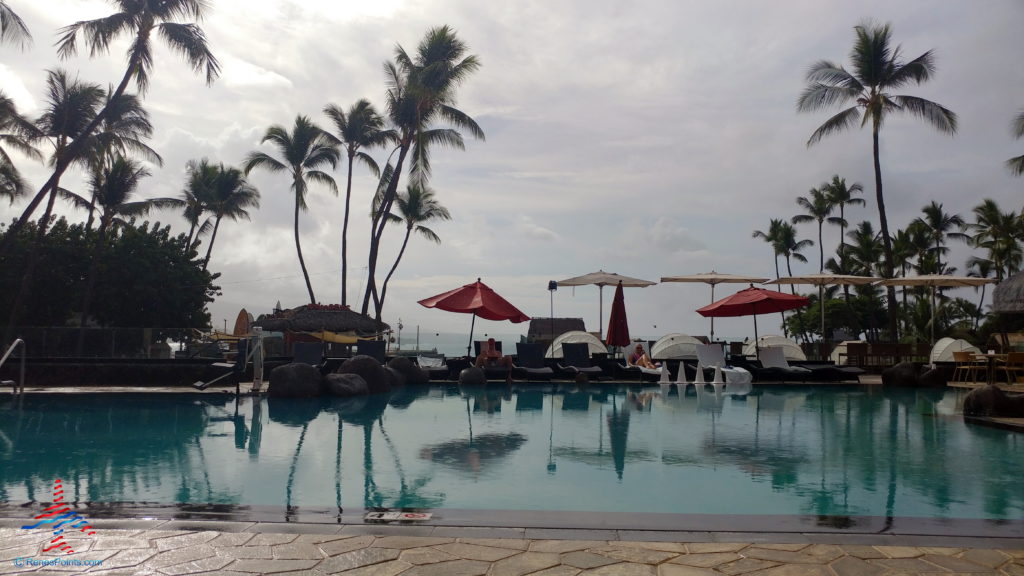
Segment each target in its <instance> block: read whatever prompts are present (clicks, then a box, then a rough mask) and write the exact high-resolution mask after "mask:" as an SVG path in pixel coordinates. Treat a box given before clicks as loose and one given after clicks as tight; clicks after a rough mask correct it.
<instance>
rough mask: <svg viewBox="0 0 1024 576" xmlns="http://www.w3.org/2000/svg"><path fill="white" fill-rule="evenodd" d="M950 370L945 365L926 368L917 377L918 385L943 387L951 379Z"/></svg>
mask: <svg viewBox="0 0 1024 576" xmlns="http://www.w3.org/2000/svg"><path fill="white" fill-rule="evenodd" d="M949 376H950V371H949V369H948V368H945V367H935V368H932V369H929V370H925V371H924V372H922V373H921V374H920V375H919V376H918V377H917V385H918V386H919V387H922V388H943V387H945V386H946V383H947V382H948V381H949Z"/></svg>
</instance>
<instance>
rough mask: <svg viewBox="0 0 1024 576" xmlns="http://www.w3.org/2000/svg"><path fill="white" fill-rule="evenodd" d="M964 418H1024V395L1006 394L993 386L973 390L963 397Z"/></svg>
mask: <svg viewBox="0 0 1024 576" xmlns="http://www.w3.org/2000/svg"><path fill="white" fill-rule="evenodd" d="M964 416H991V417H996V418H1024V394H1007V393H1006V392H1005V391H1003V390H1002V389H1000V388H999V387H998V386H994V385H988V386H985V387H983V388H975V389H974V390H971V391H970V392H968V393H967V396H965V397H964Z"/></svg>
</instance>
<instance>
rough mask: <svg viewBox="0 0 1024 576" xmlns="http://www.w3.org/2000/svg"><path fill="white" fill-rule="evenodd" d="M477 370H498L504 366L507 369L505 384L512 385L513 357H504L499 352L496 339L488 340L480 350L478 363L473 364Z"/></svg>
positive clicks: (477, 358)
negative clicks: (486, 368) (484, 368)
mask: <svg viewBox="0 0 1024 576" xmlns="http://www.w3.org/2000/svg"><path fill="white" fill-rule="evenodd" d="M473 365H474V366H476V367H477V368H483V367H488V368H497V367H501V366H503V367H504V368H505V371H506V372H505V382H507V383H509V384H511V383H512V368H513V366H514V364H513V363H512V357H511V356H502V354H501V352H499V351H498V347H497V345H496V344H495V342H494V338H488V339H487V342H486V343H485V344H484V346H483V348H482V349H481V350H480V355H479V356H477V357H476V363H475V364H473Z"/></svg>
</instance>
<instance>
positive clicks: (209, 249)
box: [203, 215, 309, 284]
mask: <svg viewBox="0 0 1024 576" xmlns="http://www.w3.org/2000/svg"><path fill="white" fill-rule="evenodd" d="M297 218H298V216H297V215H296V222H298V220H297ZM220 219H221V216H220V215H217V219H216V220H214V222H213V234H210V245H209V246H207V247H206V258H204V259H203V270H206V265H207V264H209V263H210V253H211V252H213V241H214V240H216V239H217V228H220ZM296 241H298V236H296ZM299 259H300V260H301V259H302V252H299ZM302 271H303V272H305V271H306V269H305V267H303V269H302ZM306 284H309V276H306Z"/></svg>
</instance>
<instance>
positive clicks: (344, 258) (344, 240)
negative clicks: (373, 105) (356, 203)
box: [341, 150, 356, 306]
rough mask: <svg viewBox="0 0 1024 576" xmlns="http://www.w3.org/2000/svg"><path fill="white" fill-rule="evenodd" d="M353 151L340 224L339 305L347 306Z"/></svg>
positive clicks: (354, 155) (349, 153)
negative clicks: (349, 212)
mask: <svg viewBox="0 0 1024 576" xmlns="http://www.w3.org/2000/svg"><path fill="white" fill-rule="evenodd" d="M355 157H356V153H355V151H354V150H349V151H348V184H347V185H346V186H345V215H344V218H343V220H342V224H341V305H342V306H345V305H347V304H348V210H349V203H350V202H351V200H352V162H353V161H354V160H355Z"/></svg>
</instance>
